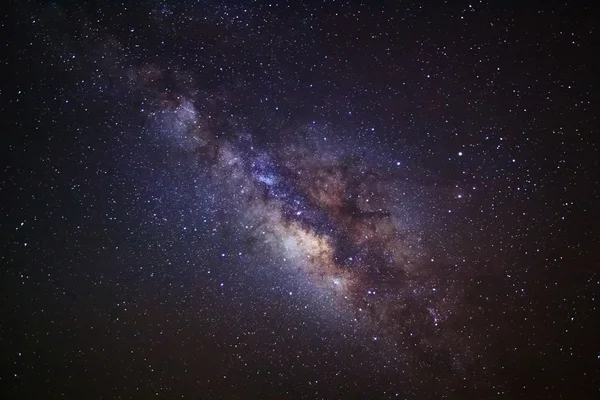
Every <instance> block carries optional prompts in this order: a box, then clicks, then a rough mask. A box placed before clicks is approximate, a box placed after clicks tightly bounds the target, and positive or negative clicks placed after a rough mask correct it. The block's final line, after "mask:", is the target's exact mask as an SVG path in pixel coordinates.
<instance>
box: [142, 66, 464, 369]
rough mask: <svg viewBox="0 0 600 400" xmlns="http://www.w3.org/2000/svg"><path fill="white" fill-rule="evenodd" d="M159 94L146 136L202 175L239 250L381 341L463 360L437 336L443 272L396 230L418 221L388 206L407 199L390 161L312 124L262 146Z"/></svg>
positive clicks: (445, 314) (448, 314) (245, 131)
mask: <svg viewBox="0 0 600 400" xmlns="http://www.w3.org/2000/svg"><path fill="white" fill-rule="evenodd" d="M144 69H145V70H151V71H153V72H152V75H153V79H152V81H150V82H149V81H147V80H146V81H145V82H144V85H146V87H144V89H143V90H147V91H148V93H150V95H154V96H157V91H156V86H155V85H156V80H158V81H160V71H157V70H156V68H144ZM134 75H137V74H134ZM182 92H185V91H183V90H182ZM202 96H204V97H202ZM206 96H207V95H206V94H203V95H200V97H201V100H200V101H199V103H201V102H202V100H204V98H205V97H206ZM171 97H173V99H172V100H164V99H161V100H156V99H153V100H152V101H150V104H149V106H150V107H155V108H153V109H152V110H145V112H147V113H148V120H149V123H150V126H151V131H152V132H154V134H156V135H158V136H160V137H161V138H163V139H165V140H166V141H167V148H168V146H169V145H171V146H174V147H175V148H177V149H179V150H182V151H183V152H185V153H187V154H190V155H192V156H193V157H194V159H196V161H193V162H197V163H198V164H200V165H204V166H205V167H207V168H208V169H209V170H210V174H211V176H212V180H213V182H214V183H216V184H217V186H220V188H221V191H220V193H219V196H222V197H223V198H224V199H223V200H222V201H221V202H222V204H226V206H224V207H231V208H232V209H234V210H235V215H234V217H233V223H234V224H237V225H239V226H240V227H241V228H242V229H240V231H241V232H242V233H241V235H242V236H243V240H244V241H246V242H248V243H251V244H250V245H249V246H248V250H249V252H251V253H252V252H255V251H256V249H255V248H254V247H258V246H260V245H264V244H266V245H267V247H268V249H269V251H270V252H271V253H272V255H273V256H277V257H278V259H281V260H283V262H284V264H286V268H288V269H289V270H290V271H296V272H297V273H298V277H299V279H301V280H305V281H306V282H307V284H308V285H310V286H311V287H313V288H317V289H318V290H319V293H320V294H322V295H325V296H326V297H327V298H330V299H332V300H333V303H332V305H339V306H341V307H343V308H344V310H345V313H346V314H347V315H345V317H344V318H346V319H348V320H351V321H355V322H357V324H362V325H371V326H373V325H374V326H375V331H377V330H379V331H381V333H382V334H383V335H384V337H383V339H387V340H390V341H391V342H392V343H396V344H397V343H402V342H403V340H406V339H407V338H408V336H414V335H418V341H420V342H423V343H426V344H428V345H434V343H435V345H434V346H435V347H439V346H442V347H443V348H441V349H439V350H440V351H442V350H443V351H449V350H452V352H453V353H454V354H453V357H455V358H459V357H462V356H463V355H464V354H460V353H459V350H462V351H463V352H464V349H461V341H460V339H458V338H457V337H455V336H454V335H455V334H456V332H453V331H452V329H445V330H444V333H443V335H442V334H441V332H442V331H441V330H440V328H441V326H442V325H444V324H446V323H447V319H451V318H452V317H453V314H455V313H457V312H458V311H459V307H460V295H459V292H460V290H459V288H458V287H456V286H455V284H454V283H453V282H451V281H447V282H444V281H440V280H439V277H438V275H440V274H444V273H446V271H445V270H448V269H450V270H451V269H452V268H454V267H453V265H451V264H450V263H449V261H447V260H443V261H442V262H440V261H436V260H434V259H432V256H431V253H430V249H429V248H428V246H427V245H426V244H423V243H421V242H422V239H421V236H422V232H420V231H419V230H417V229H411V228H410V227H409V226H406V224H404V223H403V222H402V221H403V220H407V219H418V218H420V217H421V216H419V215H416V216H415V215H409V216H407V215H406V214H407V213H409V214H410V213H411V212H412V213H414V211H411V207H410V206H407V205H405V204H402V199H401V198H399V194H400V193H401V192H402V190H410V189H412V190H415V189H414V187H412V188H410V187H408V189H407V186H406V185H402V184H399V183H398V182H397V177H398V176H400V175H401V172H402V167H401V166H400V164H401V163H400V162H398V161H394V160H393V159H392V158H391V156H390V155H386V154H385V150H382V149H379V150H378V149H367V148H362V149H361V148H360V147H359V146H356V144H355V143H353V140H352V139H345V138H344V137H343V134H344V133H343V132H342V133H341V134H340V133H337V132H335V131H334V130H332V129H328V128H327V127H322V126H317V125H316V124H315V122H314V121H313V122H308V123H306V124H304V125H300V126H296V127H294V128H288V130H287V131H285V132H276V136H278V141H277V143H276V144H272V143H269V144H266V145H262V144H260V143H256V141H255V140H254V138H253V135H252V128H251V127H247V126H245V125H244V124H243V123H239V122H237V121H236V116H235V115H231V116H230V117H229V118H228V120H227V121H217V124H215V121H209V120H207V118H205V117H203V114H205V113H206V114H208V112H209V111H208V110H210V106H208V107H206V108H207V110H202V109H198V108H197V107H196V105H195V99H190V98H187V97H186V96H185V95H183V94H182V95H176V94H175V95H173V94H172V95H171ZM146 99H148V97H146ZM159 99H160V96H159ZM215 125H217V126H218V127H217V128H215ZM377 151H381V153H379V154H377V153H376V152H377ZM442 190H444V191H448V190H449V189H448V188H442ZM422 193H424V192H422ZM417 197H418V196H417ZM406 201H414V199H412V198H411V197H408V198H407V200H406ZM444 337H445V338H446V339H444ZM448 339H449V340H448ZM450 342H452V343H450Z"/></svg>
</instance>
